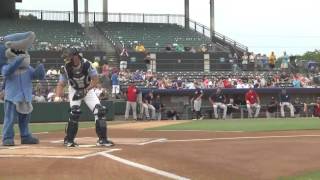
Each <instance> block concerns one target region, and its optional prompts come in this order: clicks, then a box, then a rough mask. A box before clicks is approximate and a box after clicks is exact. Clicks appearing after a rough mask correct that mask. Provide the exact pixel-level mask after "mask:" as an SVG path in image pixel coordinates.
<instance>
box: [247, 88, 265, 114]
mask: <svg viewBox="0 0 320 180" xmlns="http://www.w3.org/2000/svg"><path fill="white" fill-rule="evenodd" d="M245 99H246V103H247V109H248V117H249V118H252V112H253V109H255V110H256V113H255V114H254V117H255V118H256V117H258V116H259V112H260V108H261V106H260V98H259V96H258V94H257V93H256V92H255V91H254V90H253V89H252V88H250V89H249V91H248V92H247V93H246V96H245Z"/></svg>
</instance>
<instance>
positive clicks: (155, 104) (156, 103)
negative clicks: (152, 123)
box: [152, 94, 163, 121]
mask: <svg viewBox="0 0 320 180" xmlns="http://www.w3.org/2000/svg"><path fill="white" fill-rule="evenodd" d="M152 105H153V107H154V108H155V109H156V116H155V119H156V120H158V121H160V120H161V118H162V117H161V113H162V110H163V104H162V103H161V99H160V94H157V95H156V98H155V99H154V100H153V102H152Z"/></svg>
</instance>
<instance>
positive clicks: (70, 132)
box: [65, 106, 81, 143]
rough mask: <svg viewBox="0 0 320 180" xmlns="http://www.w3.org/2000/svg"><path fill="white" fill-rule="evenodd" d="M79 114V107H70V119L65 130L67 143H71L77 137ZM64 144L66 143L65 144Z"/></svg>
mask: <svg viewBox="0 0 320 180" xmlns="http://www.w3.org/2000/svg"><path fill="white" fill-rule="evenodd" d="M80 114H81V109H80V106H72V107H71V110H70V117H69V122H68V125H67V128H66V134H67V136H66V138H65V141H67V142H73V141H74V138H75V137H76V135H77V132H78V126H79V124H78V121H79V118H80ZM65 143H66V142H65Z"/></svg>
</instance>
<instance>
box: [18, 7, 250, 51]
mask: <svg viewBox="0 0 320 180" xmlns="http://www.w3.org/2000/svg"><path fill="white" fill-rule="evenodd" d="M18 12H19V15H30V14H31V15H33V16H35V17H36V18H37V19H40V20H56V21H69V22H73V21H74V20H73V16H72V14H73V11H47V10H21V9H19V10H18ZM85 14H86V13H85V12H79V22H80V23H84V19H85V16H84V15H85ZM61 15H62V16H61ZM104 15H105V13H103V12H88V16H89V23H90V24H94V23H96V22H103V16H104ZM108 16H110V17H108V19H109V21H110V22H138V23H145V22H147V23H167V24H177V25H181V26H182V27H185V24H184V22H185V21H184V18H185V16H184V15H182V14H149V13H114V12H110V13H108ZM150 17H151V18H150ZM154 17H157V18H154ZM189 22H190V23H192V24H193V25H194V28H193V27H192V26H191V28H193V29H194V30H195V31H196V32H198V33H200V34H202V35H204V36H206V37H208V38H210V35H211V33H210V34H207V33H205V32H211V31H210V28H209V27H207V26H205V25H203V24H201V23H199V22H196V21H194V20H191V19H189ZM197 27H200V29H199V28H197ZM213 34H214V38H216V39H218V40H221V41H223V42H224V43H226V44H228V45H229V46H232V47H234V48H236V49H238V50H241V51H248V47H247V46H245V45H243V44H241V43H239V42H237V41H235V40H233V39H231V38H229V37H227V36H225V35H223V34H221V33H219V32H216V31H214V32H213Z"/></svg>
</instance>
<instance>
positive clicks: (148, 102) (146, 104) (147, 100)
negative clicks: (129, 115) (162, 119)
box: [142, 91, 156, 120]
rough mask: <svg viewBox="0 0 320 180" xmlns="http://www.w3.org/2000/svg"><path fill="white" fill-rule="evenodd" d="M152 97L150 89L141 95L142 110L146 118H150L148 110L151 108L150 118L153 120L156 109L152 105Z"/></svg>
mask: <svg viewBox="0 0 320 180" xmlns="http://www.w3.org/2000/svg"><path fill="white" fill-rule="evenodd" d="M153 98H154V97H153V93H152V91H150V92H149V93H148V94H146V95H145V96H144V97H143V104H142V106H143V111H144V112H145V115H146V118H147V119H150V114H149V110H151V113H152V116H151V119H152V120H154V119H155V118H156V109H155V108H154V106H153V105H152V101H153Z"/></svg>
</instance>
